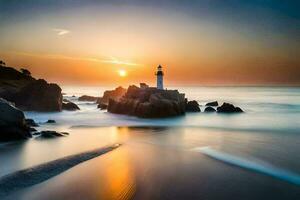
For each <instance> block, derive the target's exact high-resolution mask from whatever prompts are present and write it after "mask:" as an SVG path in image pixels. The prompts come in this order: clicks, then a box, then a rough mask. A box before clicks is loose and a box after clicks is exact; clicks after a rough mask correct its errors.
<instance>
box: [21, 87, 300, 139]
mask: <svg viewBox="0 0 300 200" xmlns="http://www.w3.org/2000/svg"><path fill="white" fill-rule="evenodd" d="M106 89H111V88H104V87H86V88H85V87H64V88H63V92H65V93H66V95H65V98H66V99H68V100H71V101H73V102H75V103H76V104H78V105H79V107H80V109H81V110H80V111H77V112H68V111H63V112H61V113H36V112H27V113H26V116H27V117H28V118H33V119H35V120H36V121H38V122H44V121H46V120H47V119H50V118H53V119H56V120H57V121H58V123H59V124H61V125H66V126H183V127H201V128H214V129H226V130H240V131H244V130H249V131H270V132H284V133H286V134H288V133H298V131H299V130H300V120H299V119H300V88H286V87H281V88H280V87H276V88H275V87H179V88H177V89H178V90H179V91H180V92H183V93H185V94H186V97H187V98H188V99H189V100H197V101H198V102H199V104H200V105H201V110H202V111H203V110H204V108H205V106H204V105H205V104H206V103H207V102H210V101H215V100H217V101H218V102H219V103H223V102H229V103H233V104H234V105H236V106H239V107H241V108H242V109H243V110H244V111H245V113H243V114H235V115H226V114H225V115H224V114H222V115H220V114H216V113H210V114H208V113H203V112H202V113H188V114H187V115H185V116H183V117H175V118H167V119H157V120H155V119H150V120H149V119H139V118H136V117H132V116H122V115H115V114H110V113H107V112H106V111H99V109H97V106H96V105H95V104H94V103H91V102H79V101H77V98H78V96H81V95H84V94H87V95H93V96H102V94H103V92H104V91H105V90H106ZM170 89H175V88H170ZM73 95H75V96H76V97H72V96H73Z"/></svg>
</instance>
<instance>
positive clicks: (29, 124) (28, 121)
mask: <svg viewBox="0 0 300 200" xmlns="http://www.w3.org/2000/svg"><path fill="white" fill-rule="evenodd" d="M25 122H26V124H27V126H32V127H38V126H39V125H38V124H37V123H36V122H35V121H34V120H33V119H25Z"/></svg>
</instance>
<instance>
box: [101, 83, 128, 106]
mask: <svg viewBox="0 0 300 200" xmlns="http://www.w3.org/2000/svg"><path fill="white" fill-rule="evenodd" d="M125 93H126V89H125V88H122V87H117V88H116V89H114V90H107V91H105V92H104V94H103V97H100V98H98V100H97V103H98V104H106V105H108V101H109V99H113V100H119V99H120V98H121V97H122V96H123V95H124V94H125Z"/></svg>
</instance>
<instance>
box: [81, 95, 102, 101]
mask: <svg viewBox="0 0 300 200" xmlns="http://www.w3.org/2000/svg"><path fill="white" fill-rule="evenodd" d="M98 99H99V97H93V96H88V95H83V96H81V97H79V98H78V101H97V100H98Z"/></svg>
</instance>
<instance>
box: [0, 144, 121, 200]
mask: <svg viewBox="0 0 300 200" xmlns="http://www.w3.org/2000/svg"><path fill="white" fill-rule="evenodd" d="M119 146H120V144H114V145H111V146H106V147H102V148H98V149H95V150H92V151H87V152H84V153H80V154H75V155H71V156H67V157H64V158H60V159H57V160H54V161H50V162H47V163H44V164H41V165H37V166H34V167H31V168H28V169H24V170H20V171H16V172H13V173H11V174H8V175H5V176H3V177H1V178H0V199H1V197H5V196H7V195H8V194H10V193H12V192H15V191H17V190H20V189H22V188H25V187H29V186H32V185H35V184H38V183H41V182H43V181H45V180H47V179H49V178H51V177H53V176H56V175H58V174H60V173H62V172H64V171H66V170H68V169H70V168H71V167H74V166H75V165H78V164H80V163H82V162H84V161H87V160H90V159H92V158H95V157H97V156H100V155H102V154H105V153H108V152H110V151H112V150H114V149H116V148H118V147H119Z"/></svg>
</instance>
